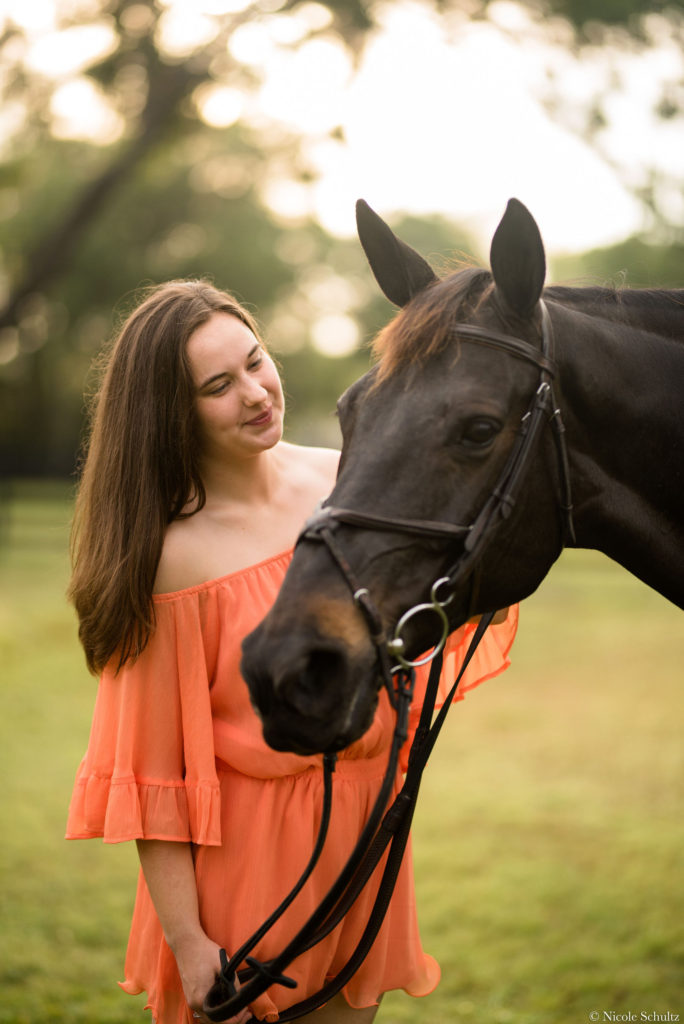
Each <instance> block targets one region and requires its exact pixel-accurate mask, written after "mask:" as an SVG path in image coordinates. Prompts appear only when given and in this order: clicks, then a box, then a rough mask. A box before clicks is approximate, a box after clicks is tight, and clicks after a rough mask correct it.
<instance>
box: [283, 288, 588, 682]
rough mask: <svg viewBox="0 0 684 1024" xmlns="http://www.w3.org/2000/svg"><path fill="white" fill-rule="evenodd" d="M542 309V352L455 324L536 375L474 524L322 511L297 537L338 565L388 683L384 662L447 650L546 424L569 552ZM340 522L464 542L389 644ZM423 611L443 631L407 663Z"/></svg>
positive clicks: (563, 453)
mask: <svg viewBox="0 0 684 1024" xmlns="http://www.w3.org/2000/svg"><path fill="white" fill-rule="evenodd" d="M539 305H540V309H541V327H542V331H541V334H542V344H541V350H540V349H539V348H537V347H535V346H534V345H532V344H530V343H529V342H527V341H524V340H523V339H522V338H516V337H513V336H512V335H508V334H503V333H501V332H499V331H494V330H490V329H488V328H485V327H478V326H476V325H474V324H455V325H454V326H453V329H452V333H453V335H454V336H455V337H457V338H458V339H459V340H460V341H466V342H473V343H475V344H479V345H485V346H488V347H489V348H494V349H498V350H499V351H502V352H505V353H506V354H507V355H509V356H513V357H515V358H517V359H523V360H525V361H526V362H528V363H531V364H532V365H534V366H536V367H537V368H538V370H539V378H538V381H537V387H536V389H535V392H534V394H533V395H532V397H531V399H530V402H529V405H528V408H527V410H526V412H525V414H524V415H523V417H522V420H521V423H520V428H519V430H518V433H517V436H516V439H515V442H514V444H513V447H512V449H511V451H510V453H509V456H508V459H507V460H506V462H505V464H504V466H503V469H502V470H501V473H500V474H499V478H498V480H497V482H496V484H495V486H494V488H493V490H492V491H491V493H490V495H489V497H488V498H487V499H486V501H485V503H484V505H483V506H482V508H481V509H480V511H479V513H478V514H477V515H476V516H475V519H474V520H473V522H472V523H470V524H468V525H467V526H464V525H459V524H456V523H446V522H436V521H434V520H425V519H401V518H396V517H393V516H385V515H379V514H377V513H369V512H361V511H358V510H355V509H354V510H352V509H346V508H338V507H335V506H331V505H326V504H323V505H321V506H320V507H319V508H318V509H317V510H316V512H315V513H314V514H313V516H312V517H311V518H310V519H309V520H308V521H307V523H306V524H305V526H304V529H303V531H302V533H301V536H300V541H302V540H309V541H322V542H323V543H324V544H325V545H326V547H327V548H328V550H329V551H330V554H331V556H332V558H333V559H334V561H335V562H336V564H337V565H338V566H339V568H340V571H341V573H342V575H343V577H344V578H345V580H346V581H347V584H348V585H349V588H350V590H351V592H352V595H353V597H354V601H355V603H356V604H357V605H358V607H359V608H360V609H361V611H362V612H363V614H364V617H365V619H366V621H367V623H368V625H369V629H370V632H371V636H372V637H373V641H374V644H375V647H376V650H377V654H378V659H379V662H380V665H381V668H382V672H383V677H384V678H385V679H387V678H388V676H387V662H388V659H389V660H396V661H398V662H399V664H400V665H401V666H402V667H404V668H409V667H416V666H417V665H420V664H424V663H425V662H426V661H429V660H431V658H433V657H434V656H435V654H436V653H437V652H438V651H440V650H441V649H442V647H443V646H444V643H445V641H446V637H447V635H448V632H449V623H448V619H447V616H446V613H445V611H444V609H445V608H446V607H447V605H448V604H450V602H451V601H452V600H453V597H454V595H455V592H456V590H457V588H458V587H459V586H460V585H461V584H462V583H463V582H464V581H465V580H466V579H467V578H468V576H469V575H471V574H473V576H474V575H475V571H476V570H477V568H478V564H479V562H480V561H481V557H482V554H483V552H484V550H485V549H486V548H487V547H488V545H489V544H490V543H491V542H492V540H493V538H494V535H495V532H496V527H497V526H498V525H499V524H500V523H501V522H503V521H505V520H507V519H508V518H509V517H510V515H511V513H512V512H513V509H514V508H515V504H516V501H517V499H518V495H519V493H520V490H521V488H522V485H523V482H524V480H525V478H526V475H527V472H528V470H529V466H530V463H531V460H532V458H533V455H534V451H535V447H536V441H537V438H538V436H539V433H540V430H541V428H542V425H543V423H544V420H545V419H547V418H548V419H549V420H550V423H551V428H552V431H553V437H554V441H555V447H556V454H557V461H558V476H559V484H560V498H559V502H558V504H559V507H560V510H561V513H562V517H563V542H564V544H566V545H568V546H574V545H575V544H576V542H577V541H576V536H575V526H574V521H573V504H572V491H571V485H570V467H569V460H568V452H567V445H566V442H565V426H564V424H563V419H562V416H561V411H560V408H559V406H558V403H557V401H556V396H555V392H554V388H553V380H554V377H555V376H556V372H557V367H556V363H555V360H554V353H553V328H552V325H551V318H550V316H549V312H548V309H547V308H546V305H545V304H544V302H543V301H540V303H539ZM338 523H343V524H345V525H348V526H359V527H362V528H364V529H367V530H383V531H393V532H397V533H405V534H412V535H417V536H421V537H443V538H446V539H447V540H462V541H463V547H462V550H461V552H460V553H459V555H458V557H457V559H456V561H455V562H454V563H453V565H452V566H451V567H450V568H449V569H448V570H447V572H446V573H445V575H444V576H442V577H441V578H440V579H438V580H436V581H435V583H434V584H433V585H432V588H431V591H430V600H429V601H428V602H425V603H422V604H419V605H416V606H415V607H414V608H411V609H409V610H408V611H407V612H405V613H404V615H402V616H401V618H400V619H399V621H398V622H397V625H396V627H395V631H394V635H393V637H392V638H391V639H387V638H385V635H384V631H383V628H382V623H381V620H380V615H379V613H378V611H377V609H376V607H375V605H374V604H373V602H372V600H371V597H370V594H369V592H368V590H367V589H366V588H365V587H363V586H362V585H360V584H359V582H358V581H357V579H356V576H355V574H354V572H353V571H352V569H351V566H350V565H349V562H348V560H347V559H346V557H345V555H344V553H343V551H342V549H341V546H340V544H339V543H338V541H337V539H336V538H335V535H334V531H335V527H336V526H337V524H338ZM476 590H477V584H476V583H475V582H473V583H472V584H471V599H470V605H471V608H470V611H471V613H472V612H474V610H475V609H474V607H473V605H474V601H475V594H476ZM425 611H432V612H434V613H435V614H436V615H437V617H438V619H439V621H440V623H441V625H442V635H441V637H440V639H439V640H438V642H437V644H436V645H435V647H434V648H433V650H432V652H431V653H430V654H429V655H427V656H425V657H423V658H421V659H418V660H415V661H412V660H410V659H408V658H406V657H405V649H406V645H405V641H404V639H403V636H402V631H403V629H404V627H405V626H406V623H407V622H408V621H409V620H410V619H411V618H412V617H413V616H415V615H417V614H419V613H422V612H425ZM390 690H391V687H390ZM390 697H391V693H390Z"/></svg>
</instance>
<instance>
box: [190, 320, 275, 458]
mask: <svg viewBox="0 0 684 1024" xmlns="http://www.w3.org/2000/svg"><path fill="white" fill-rule="evenodd" d="M187 354H188V360H189V363H190V370H191V373H192V378H193V381H194V384H195V395H196V397H195V407H196V410H197V419H198V424H199V438H200V443H201V444H202V447H203V454H204V456H205V457H210V458H219V459H222V460H225V459H230V458H244V457H247V456H253V455H258V454H259V453H260V452H262V451H265V450H267V449H268V448H272V447H273V446H274V445H275V444H277V443H278V441H279V440H280V438H281V437H282V432H283V412H284V405H285V403H284V399H283V389H282V386H281V383H280V378H279V376H278V371H277V370H276V368H275V365H274V364H273V360H272V359H271V357H270V356H269V355H268V353H267V352H266V351H265V350H264V349H263V348H262V346H261V343H260V342H259V340H258V339H257V338H256V337H255V336H254V334H253V333H252V332H251V331H250V329H249V328H248V327H247V326H246V324H243V322H242V321H241V320H238V318H237V317H235V316H231V315H230V314H229V313H214V314H213V315H212V316H211V318H210V319H209V320H207V321H206V323H204V324H202V326H201V327H198V328H197V330H195V331H193V333H192V334H191V335H190V337H189V339H188V343H187Z"/></svg>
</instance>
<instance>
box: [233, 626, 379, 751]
mask: <svg viewBox="0 0 684 1024" xmlns="http://www.w3.org/2000/svg"><path fill="white" fill-rule="evenodd" d="M242 652H243V656H242V666H241V668H242V675H243V678H244V679H245V681H246V683H247V686H248V688H249V693H250V698H251V701H252V704H253V706H254V708H255V710H256V711H257V713H258V714H259V716H260V718H261V721H262V727H263V732H264V739H265V740H266V742H267V743H268V745H269V746H270V747H273V749H274V750H288V751H293V752H294V753H297V754H305V755H308V754H313V753H323V752H333V751H338V750H341V749H343V748H344V747H346V746H349V744H350V743H352V742H353V741H354V740H356V739H358V738H359V736H361V735H362V734H363V733H364V732H365V731H366V729H367V728H368V727H369V726H370V724H371V722H372V720H373V714H374V711H375V708H376V705H377V682H376V680H375V673H374V672H373V671H372V666H369V669H370V671H369V670H366V672H364V673H361V675H362V676H365V675H367V676H368V683H367V685H366V686H361V687H359V672H358V669H359V666H355V665H354V664H353V663H352V660H351V658H350V655H349V652H348V650H347V649H346V646H345V644H344V643H343V642H342V641H340V640H338V639H336V638H325V639H322V638H320V637H315V638H314V637H307V636H306V635H305V633H304V634H300V635H293V634H289V635H286V636H285V635H282V636H274V635H273V631H272V630H269V628H268V619H267V620H266V621H265V622H264V623H262V624H261V625H260V626H258V627H257V629H255V630H254V631H253V632H252V633H250V634H249V635H248V636H247V637H246V638H245V640H244V641H243V645H242Z"/></svg>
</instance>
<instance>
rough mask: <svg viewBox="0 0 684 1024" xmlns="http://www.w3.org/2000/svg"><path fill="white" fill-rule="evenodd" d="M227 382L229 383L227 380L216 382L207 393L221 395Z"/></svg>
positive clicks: (226, 386)
mask: <svg viewBox="0 0 684 1024" xmlns="http://www.w3.org/2000/svg"><path fill="white" fill-rule="evenodd" d="M228 384H229V382H228V381H227V380H222V381H221V383H220V384H216V385H215V386H214V387H213V388H212V389H211V391H210V392H209V394H210V395H222V394H223V392H224V391H226V390H227V388H228Z"/></svg>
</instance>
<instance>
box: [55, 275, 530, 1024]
mask: <svg viewBox="0 0 684 1024" xmlns="http://www.w3.org/2000/svg"><path fill="white" fill-rule="evenodd" d="M283 412H284V400H283V391H282V387H281V383H280V379H279V377H278V373H277V370H276V368H275V366H274V363H273V361H272V359H271V357H270V356H269V354H268V352H267V351H266V350H265V348H264V346H263V344H262V342H261V341H260V339H259V335H258V333H257V329H256V326H255V324H254V322H253V320H252V318H251V317H250V315H249V314H248V313H247V312H246V311H245V310H244V309H243V308H242V307H241V306H240V305H239V304H238V303H237V302H236V301H235V300H234V299H233V298H231V297H230V296H229V295H227V294H226V293H224V292H221V291H218V290H217V289H215V288H214V287H213V286H211V285H210V284H208V283H206V282H203V281H180V282H170V283H168V284H165V285H162V286H161V287H159V288H156V289H154V290H153V291H152V292H151V293H150V294H149V295H148V296H147V297H146V298H145V300H144V301H143V302H142V303H141V305H140V306H139V307H138V308H137V309H135V310H134V312H133V313H132V314H131V316H130V317H129V318H128V320H127V321H126V322H125V324H124V325H123V328H122V330H121V331H120V333H119V336H118V338H117V340H116V342H115V344H114V347H113V348H112V350H111V353H110V355H109V359H108V363H107V368H106V373H105V376H104V378H103V383H102V386H101V389H100V392H99V395H98V399H97V403H96V407H95V412H94V418H93V423H92V431H91V436H90V442H89V448H88V456H87V459H86V462H85V466H84V471H83V476H82V480H81V485H80V490H79V496H78V501H77V507H76V516H75V522H74V536H73V563H74V568H73V577H72V581H71V587H70V596H71V599H72V600H73V602H74V604H75V606H76V609H77V612H78V616H79V621H80V630H79V635H80V639H81V642H82V644H83V647H84V650H85V653H86V659H87V662H88V666H89V667H90V669H91V670H92V671H94V672H97V673H99V674H100V683H99V688H98V696H97V701H96V706H95V713H94V719H93V725H92V731H91V736H90V742H89V745H88V750H87V753H86V755H85V757H84V759H83V761H82V763H81V766H80V768H79V771H78V776H77V780H76V786H75V789H74V795H73V797H72V802H71V807H70V812H69V824H68V831H67V838H72V839H76V838H89V837H93V836H102V837H104V840H105V842H121V841H124V840H132V839H135V840H136V842H137V845H138V850H139V855H140V861H141V866H142V872H141V877H140V881H139V886H138V893H137V898H136V904H135V910H134V916H133V922H132V927H131V934H130V939H129V945H128V953H127V957H126V981H125V982H124V983H123V985H122V987H123V988H124V989H125V990H126V991H127V992H131V993H138V992H141V991H146V992H147V995H148V1004H147V1005H148V1008H150V1009H151V1010H152V1015H153V1019H154V1020H155V1021H157V1022H160V1024H193V1021H196V1020H200V1021H201V1020H205V1019H206V1018H205V1017H204V1015H203V1014H202V1004H203V1000H204V997H205V996H206V994H207V992H208V990H209V988H210V987H211V985H212V984H213V982H214V978H215V974H216V972H217V970H218V968H219V950H220V949H221V948H222V947H223V948H225V949H226V950H227V951H228V952H229V953H230V951H231V950H232V949H236V948H237V947H238V946H239V945H240V944H241V943H242V942H243V941H244V939H245V938H246V937H247V936H248V935H250V934H252V932H253V931H254V930H255V929H256V927H257V926H258V925H259V924H260V923H261V921H263V920H264V919H265V918H266V917H267V916H268V914H269V913H270V912H271V911H272V910H273V908H274V907H275V906H276V905H277V904H278V903H279V902H280V901H281V899H282V898H283V896H284V895H285V894H286V893H287V892H288V891H289V889H290V888H291V886H292V885H293V883H294V882H295V880H296V879H297V878H298V877H299V874H300V873H301V871H302V870H303V867H304V865H305V864H306V862H307V860H308V858H309V856H310V853H311V849H312V846H313V842H314V839H315V835H316V832H317V826H318V817H319V814H320V809H321V805H322V762H321V758H320V757H300V756H297V755H294V754H287V753H276V752H275V751H273V750H271V749H270V748H268V747H267V746H266V744H265V743H264V741H263V739H262V736H261V730H260V726H259V721H258V719H257V716H256V715H255V713H254V712H253V710H252V708H251V706H250V703H249V697H248V693H247V688H246V686H245V684H244V682H243V680H242V679H241V677H240V673H239V660H240V644H241V641H242V638H243V637H244V636H245V635H246V634H247V633H248V632H250V631H251V630H252V629H253V628H254V627H255V626H256V625H257V623H258V622H259V621H260V620H261V619H262V618H263V616H264V615H265V614H266V612H267V611H268V609H269V607H270V605H271V604H272V602H273V600H274V599H275V595H276V593H277V591H278V589H279V586H280V583H281V581H282V578H283V576H284V573H285V570H286V568H287V566H288V564H289V560H290V555H291V551H292V547H293V544H294V541H295V539H296V537H297V534H298V532H299V529H300V527H301V524H302V523H303V522H304V520H305V519H306V517H307V516H308V515H309V514H310V512H311V511H312V509H313V508H314V507H315V505H316V504H317V502H318V501H319V500H320V499H321V498H323V497H325V496H326V495H327V494H328V492H329V491H330V490H331V488H332V485H333V481H334V478H335V473H336V468H337V459H338V453H337V452H333V451H330V450H328V449H320V448H308V447H302V446H299V445H293V444H289V443H287V442H286V441H284V440H283V439H282V430H283ZM516 621H517V619H516V615H515V612H511V613H509V615H508V618H507V619H506V620H505V621H504V622H503V623H501V624H499V625H498V626H495V627H493V628H492V629H490V630H489V631H488V634H487V637H486V638H485V641H484V643H483V644H481V645H480V648H479V649H478V653H477V654H476V656H475V658H474V660H473V663H472V664H471V666H470V667H469V670H468V675H467V677H466V678H464V683H463V688H464V690H465V689H468V688H470V687H472V686H474V685H476V684H477V683H478V682H480V681H482V679H484V678H489V677H491V676H492V675H495V674H496V673H497V672H500V671H501V670H502V669H504V668H505V667H506V665H507V664H508V661H507V653H508V649H509V647H510V644H511V642H512V639H513V636H514V634H515V628H516ZM467 633H468V628H467V627H466V629H464V630H460V631H459V632H458V633H456V634H454V636H453V637H452V638H451V640H450V644H449V657H448V658H447V664H448V666H449V670H451V667H452V663H453V661H454V660H456V659H458V658H459V657H460V656H461V654H462V651H463V650H464V649H465V646H466V642H467V639H466V634H467ZM445 675H446V673H445ZM391 719H392V716H391V712H390V708H389V704H388V703H387V702H386V701H385V700H383V699H381V701H380V705H379V708H378V712H377V714H376V718H375V721H374V723H373V725H372V726H371V728H370V729H369V731H368V732H367V733H366V734H365V736H363V737H362V738H361V739H360V740H358V741H357V742H356V743H354V744H353V745H352V746H351V747H349V748H348V749H347V750H345V751H343V752H342V753H341V754H340V756H339V759H338V768H337V771H336V773H335V782H334V800H333V815H332V821H331V825H330V831H329V835H328V839H327V842H326V844H325V849H324V852H323V855H322V858H321V861H320V862H319V864H318V865H317V867H316V869H315V871H314V874H313V875H312V877H311V878H310V879H309V881H308V882H307V885H306V886H305V888H304V890H303V891H302V893H300V895H299V896H298V897H297V899H296V900H295V902H294V903H293V905H292V907H291V908H290V909H289V910H288V912H287V914H286V915H285V917H284V918H283V919H281V921H280V922H279V924H278V925H277V926H276V927H275V929H274V930H273V932H272V933H271V934H269V935H268V936H266V938H265V939H264V940H263V941H262V942H261V943H260V944H259V945H258V946H257V948H256V950H255V951H254V955H255V956H258V957H259V958H260V959H267V958H268V957H269V956H272V955H274V954H275V953H277V952H279V951H280V949H282V948H283V946H284V945H285V944H286V942H287V941H288V940H289V938H291V937H292V935H293V934H294V933H295V932H296V931H297V930H298V928H299V927H300V926H301V924H302V923H303V922H304V921H305V920H306V918H307V917H308V915H309V914H310V912H311V911H312V910H313V908H314V907H315V906H316V905H317V904H318V903H319V902H320V900H321V898H322V896H323V895H324V894H325V893H326V892H327V890H328V888H329V887H330V885H331V884H332V883H333V881H334V880H335V878H336V877H337V874H338V873H339V871H340V870H341V868H342V866H343V865H344V862H345V860H346V858H347V856H348V855H349V853H350V852H351V849H352V848H353V845H354V841H355V839H356V836H357V835H358V833H359V832H360V830H361V828H362V827H363V824H364V821H365V817H366V816H367V814H368V811H369V808H370V807H371V806H372V803H373V800H374V797H375V795H376V793H377V790H378V788H379V786H380V783H381V780H382V774H383V771H384V764H385V759H386V753H387V750H388V748H389V744H390V742H391V732H392V720H391ZM399 784H400V779H398V780H397V785H399ZM374 881H375V885H377V879H375V880H374ZM368 890H369V891H368V892H367V893H364V894H363V895H362V896H361V897H360V899H359V900H358V901H357V904H356V905H355V906H354V907H353V908H352V911H351V912H350V914H349V915H348V916H347V917H346V918H345V920H344V922H343V923H342V924H341V925H339V926H338V928H337V929H335V931H334V932H332V934H331V935H329V936H328V937H327V938H326V939H325V940H324V941H323V942H322V943H320V944H319V946H317V947H315V948H314V949H313V950H311V951H309V952H308V953H306V954H304V955H303V956H301V957H299V958H298V960H296V961H295V962H294V963H293V964H292V965H291V967H290V968H289V969H288V972H287V973H288V974H289V975H291V976H292V977H294V978H295V980H296V981H297V986H298V987H297V988H296V989H295V990H290V989H286V988H282V987H277V986H273V987H272V988H271V989H269V990H268V991H267V992H266V993H264V994H263V995H262V996H261V997H259V998H258V999H257V1000H256V1001H255V1002H254V1004H252V1006H251V1008H250V1011H247V1010H246V1011H244V1012H243V1013H242V1014H240V1015H239V1017H238V1018H235V1019H236V1020H238V1021H243V1020H247V1019H249V1018H250V1017H251V1015H252V1014H253V1015H254V1016H255V1017H256V1018H257V1019H259V1020H268V1021H275V1020H277V1019H278V1012H279V1010H283V1009H284V1008H286V1007H287V1006H290V1005H292V1004H293V1003H295V1002H299V1001H300V1000H301V999H303V998H304V997H306V996H307V995H311V994H312V993H313V992H315V991H317V990H318V989H320V988H321V986H322V985H323V983H324V982H325V980H326V978H327V977H329V976H331V975H333V974H335V973H336V972H337V971H338V970H339V969H340V968H341V967H342V965H343V964H344V963H345V962H346V960H347V959H348V957H349V955H350V953H351V951H352V950H353V949H354V947H355V945H356V943H357V941H358V939H359V937H360V935H361V932H362V931H363V928H364V925H365V920H366V918H367V915H368V910H369V907H370V905H371V904H372V900H373V898H374V893H375V889H374V886H373V885H369V886H368ZM438 979H439V968H438V966H437V964H436V963H435V962H434V961H433V960H432V959H431V958H430V957H429V956H427V955H426V954H425V953H423V950H422V948H421V944H420V938H419V935H418V930H417V925H416V917H415V908H414V896H413V882H412V875H411V865H410V856H409V855H407V856H406V857H405V860H404V864H403V865H402V869H401V872H400V876H399V879H398V883H397V888H396V891H395V895H394V897H393V899H392V901H391V904H390V908H389V912H388V915H387V918H386V921H385V923H384V924H383V927H382V929H381V931H380V934H379V935H378V938H377V939H376V941H375V943H374V945H373V948H372V949H371V951H370V953H369V956H368V957H367V959H366V961H365V962H364V964H363V965H362V967H361V968H360V969H359V971H358V972H357V973H356V975H355V976H354V977H353V978H352V980H351V981H350V982H349V984H348V985H347V986H346V987H345V989H344V993H343V994H340V995H339V996H337V997H336V998H335V999H333V1000H331V1001H330V1002H329V1003H328V1004H327V1005H326V1006H325V1007H323V1008H322V1009H321V1010H319V1011H317V1012H316V1013H314V1014H311V1015H310V1016H309V1019H311V1020H312V1021H315V1022H316V1024H326V1022H330V1024H333V1022H334V1024H367V1022H370V1021H372V1020H373V1018H374V1016H375V1013H376V1010H377V1005H378V1002H379V1000H380V998H381V996H382V993H383V992H385V991H387V990H389V989H392V988H404V989H405V990H406V991H408V992H410V993H411V994H413V995H424V994H427V993H428V992H430V991H431V990H432V989H433V988H434V987H435V985H436V984H437V981H438Z"/></svg>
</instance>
